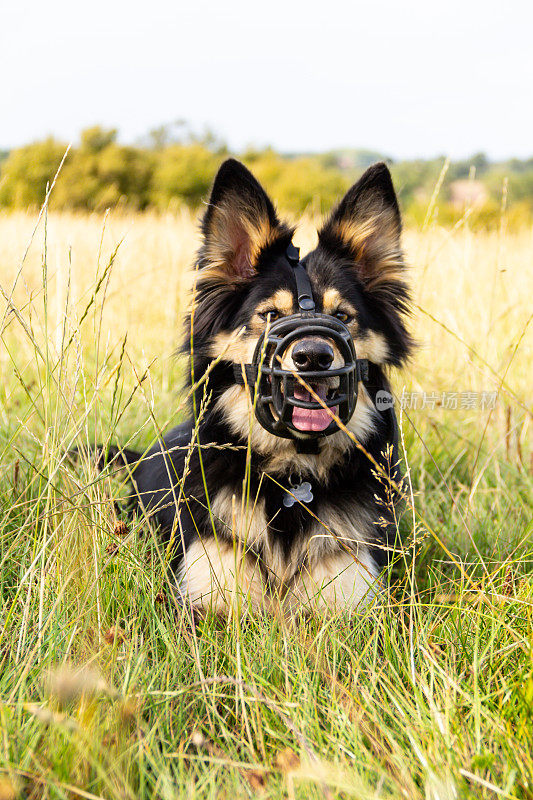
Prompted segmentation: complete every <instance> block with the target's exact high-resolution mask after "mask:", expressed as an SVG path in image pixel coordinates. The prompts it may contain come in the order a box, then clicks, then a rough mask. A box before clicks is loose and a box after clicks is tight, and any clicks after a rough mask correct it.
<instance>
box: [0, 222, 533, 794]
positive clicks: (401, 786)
mask: <svg viewBox="0 0 533 800" xmlns="http://www.w3.org/2000/svg"><path fill="white" fill-rule="evenodd" d="M36 222H37V218H36V216H34V215H29V214H28V215H25V214H10V215H2V216H0V275H1V279H0V284H1V287H2V290H3V293H4V299H3V300H2V303H1V304H0V314H1V328H2V347H1V348H0V370H1V373H0V374H1V378H2V380H1V384H0V413H1V415H2V426H1V433H0V437H1V439H0V453H1V458H0V502H1V508H2V516H1V522H0V553H1V559H2V568H1V572H0V582H1V597H2V606H1V628H0V659H1V675H0V697H1V700H0V734H1V735H0V800H7V798H15V797H32V798H79V797H81V798H121V799H122V798H127V799H128V800H129V799H130V798H132V800H133V798H165V800H166V798H181V797H185V796H186V797H195V796H198V797H215V796H216V797H231V798H235V797H239V798H240V797H250V796H256V795H263V796H264V797H272V798H277V797H288V798H295V797H305V798H310V797H319V798H322V797H326V798H330V797H337V796H339V797H355V798H357V799H358V800H366V798H369V799H370V798H409V800H416V798H426V799H428V800H448V799H449V800H451V799H452V798H493V797H503V798H532V797H533V756H532V751H531V740H532V733H533V731H532V723H531V708H532V705H533V657H532V645H533V616H532V612H533V605H532V599H533V583H532V575H531V573H532V569H531V564H532V561H531V559H532V554H533V543H532V540H533V536H532V525H531V508H532V505H533V503H532V500H533V491H532V465H531V463H530V458H531V452H530V450H531V446H530V439H529V435H530V430H531V424H532V419H531V404H530V395H529V392H530V390H531V358H532V334H531V330H532V328H533V324H530V316H529V315H530V313H531V312H530V310H529V307H528V302H527V301H528V299H529V298H530V297H531V296H532V294H533V273H532V271H531V268H530V258H531V245H532V243H533V242H532V232H531V231H530V230H524V231H522V232H521V233H516V234H514V233H513V234H512V235H511V234H507V233H506V231H505V220H502V226H501V229H500V230H499V231H497V232H494V233H485V234H482V233H472V232H470V231H469V230H468V226H467V224H465V225H463V226H462V227H459V228H457V229H455V230H453V231H449V230H443V229H441V228H439V227H437V226H435V225H433V224H429V225H428V226H427V227H426V228H425V229H424V230H421V231H407V232H406V235H405V244H406V249H407V252H408V256H409V261H410V262H411V264H412V265H413V268H412V281H413V285H414V299H415V316H414V328H415V334H416V336H417V338H418V341H419V342H420V348H419V350H418V352H417V354H416V356H415V359H414V361H413V364H412V366H410V367H409V369H408V370H406V371H405V373H404V374H403V375H401V376H396V378H395V386H396V390H397V393H398V395H401V393H402V390H403V389H405V390H406V391H407V392H416V393H418V395H417V399H418V408H412V407H411V408H405V410H404V412H403V413H402V417H401V424H402V430H403V440H404V460H405V462H406V466H407V467H408V468H409V474H410V477H411V480H412V488H413V495H414V512H413V510H412V509H409V508H407V510H406V513H405V515H404V518H403V519H402V520H401V527H402V531H403V534H404V551H403V553H401V554H400V557H399V559H398V563H397V566H396V567H395V570H394V573H393V575H392V580H391V584H390V586H388V587H387V588H386V589H385V591H384V592H383V594H382V596H381V597H380V598H379V599H378V600H377V601H376V602H375V603H374V604H373V605H371V606H370V607H367V608H366V609H364V610H362V611H361V612H360V614H358V616H357V617H356V618H354V619H349V618H347V617H345V616H336V617H328V618H315V619H310V620H307V621H305V622H303V621H301V620H293V621H283V620H280V619H266V618H254V619H248V620H246V621H245V622H241V621H239V619H238V618H236V617H235V616H231V617H230V618H229V619H228V620H226V621H221V620H218V619H216V618H214V617H208V618H207V619H206V620H205V621H203V622H200V623H198V624H197V625H196V626H193V627H191V626H190V625H189V624H188V623H187V621H186V620H184V619H183V617H182V615H180V614H179V613H177V612H176V610H175V608H174V607H173V604H172V601H171V595H170V591H169V575H168V573H167V571H166V569H165V563H164V554H163V555H161V553H160V552H159V550H158V549H157V546H156V537H155V533H154V531H153V530H151V528H150V526H149V525H147V524H146V523H145V521H143V520H137V521H135V522H132V523H128V524H127V525H126V526H125V525H124V524H121V519H120V518H119V517H117V513H116V510H115V507H114V502H113V500H114V497H115V496H116V494H117V493H118V492H120V486H118V485H117V483H116V482H112V481H110V479H109V478H108V477H105V476H104V477H102V476H98V475H96V474H95V472H94V470H93V469H92V467H91V465H89V464H82V465H81V467H80V469H79V470H78V471H77V472H75V471H73V470H72V469H71V468H70V467H69V466H68V464H67V462H66V459H65V452H66V451H67V450H68V449H69V448H70V447H72V446H73V445H74V444H80V443H86V442H89V443H92V442H95V441H101V442H106V441H120V442H122V443H124V444H126V443H127V442H130V443H133V444H135V445H139V444H141V445H142V444H147V443H148V442H149V441H150V440H151V439H152V438H153V436H154V435H155V432H156V431H157V430H160V429H163V428H164V427H165V426H166V425H168V424H174V423H175V422H177V421H179V420H180V419H181V418H182V415H183V400H182V398H180V396H179V394H178V393H177V388H178V387H179V385H180V381H181V367H180V365H179V363H177V362H176V361H175V360H174V359H173V358H172V353H173V351H174V349H175V347H176V344H177V341H178V338H179V321H180V318H181V315H182V312H183V309H184V306H185V302H186V291H187V286H188V283H189V279H188V276H187V267H188V266H189V265H190V264H191V263H192V259H193V253H194V250H195V247H196V238H195V237H196V228H195V224H194V220H193V219H192V218H190V217H189V215H188V214H185V213H184V214H183V215H181V216H178V217H176V216H168V217H165V216H161V217H155V216H151V215H148V214H147V215H143V216H133V215H132V216H128V215H122V216H118V215H117V216H113V215H111V216H109V217H107V218H105V219H104V218H102V217H98V216H75V215H67V214H62V215H50V216H49V217H47V216H46V214H45V215H43V217H42V218H41V220H40V222H39V224H38V226H37V227H36V229H35V226H36ZM34 229H35V230H34ZM312 230H313V228H312V220H307V221H305V222H304V224H303V225H302V226H301V228H300V230H299V233H298V237H299V239H300V244H302V245H303V246H306V245H309V244H311V243H312V240H313V233H312ZM117 247H118V249H117ZM26 250H27V252H26ZM25 253H26V255H24V254H25ZM467 391H470V392H477V393H481V392H497V402H496V405H495V407H494V408H487V409H482V408H480V407H478V408H468V407H462V406H463V405H466V403H467V396H466V395H461V394H459V395H458V397H457V405H458V408H457V409H453V408H445V407H443V406H441V405H439V403H440V402H441V401H442V392H446V393H447V394H446V397H445V402H446V403H450V402H451V404H452V405H453V400H450V395H449V393H451V392H458V393H461V392H467ZM423 392H426V397H425V403H424V400H423V396H422V393H423ZM433 393H435V396H433ZM408 396H409V397H411V395H408ZM478 401H479V404H480V403H481V400H480V397H479V398H478ZM422 405H424V407H423V408H422V407H421V406H422ZM489 405H490V402H489Z"/></svg>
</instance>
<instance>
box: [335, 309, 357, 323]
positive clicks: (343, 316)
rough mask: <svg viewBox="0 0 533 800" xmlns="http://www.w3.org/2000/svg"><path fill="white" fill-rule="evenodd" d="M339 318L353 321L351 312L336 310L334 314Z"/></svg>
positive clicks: (343, 320) (344, 320)
mask: <svg viewBox="0 0 533 800" xmlns="http://www.w3.org/2000/svg"><path fill="white" fill-rule="evenodd" d="M334 316H335V317H337V319H340V321H341V322H344V323H346V322H351V321H352V319H353V317H352V316H351V315H350V314H347V313H346V311H336V312H335V314H334Z"/></svg>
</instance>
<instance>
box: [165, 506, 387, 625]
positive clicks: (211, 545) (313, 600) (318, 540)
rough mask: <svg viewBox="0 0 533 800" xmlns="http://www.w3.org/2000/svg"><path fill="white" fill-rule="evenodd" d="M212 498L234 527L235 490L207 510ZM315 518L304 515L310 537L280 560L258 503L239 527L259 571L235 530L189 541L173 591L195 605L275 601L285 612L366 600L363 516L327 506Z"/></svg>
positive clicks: (368, 574)
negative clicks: (255, 547) (256, 549)
mask: <svg viewBox="0 0 533 800" xmlns="http://www.w3.org/2000/svg"><path fill="white" fill-rule="evenodd" d="M215 504H218V505H217V512H218V513H219V514H220V513H221V514H224V515H225V516H226V517H229V518H230V521H229V525H230V526H231V525H232V524H233V531H234V534H235V529H236V528H237V526H238V524H239V522H236V520H238V517H239V515H238V514H237V515H235V508H240V507H241V499H240V497H239V498H235V502H234V501H233V500H232V499H230V498H229V497H228V493H226V494H225V495H223V496H222V497H221V499H220V500H219V499H218V497H217V498H215V500H214V501H213V510H215ZM322 517H323V519H322V521H321V522H318V521H314V520H313V518H312V517H311V516H310V530H309V536H308V537H305V538H304V539H302V540H301V542H300V545H299V547H297V549H296V551H293V552H292V553H291V556H290V558H289V559H288V560H287V559H286V557H285V554H284V551H283V548H282V547H281V543H280V542H279V541H278V540H277V539H274V540H271V538H270V537H269V536H268V534H267V520H266V519H265V514H264V506H263V505H261V504H258V505H257V506H256V507H255V508H253V509H252V510H251V512H250V520H249V521H248V520H247V523H246V526H245V527H247V531H246V535H247V537H248V543H249V544H250V543H251V542H250V540H251V539H252V538H253V537H254V535H255V540H256V541H255V543H256V544H259V543H260V544H261V552H262V566H263V570H264V572H263V571H262V569H261V566H260V564H259V562H258V560H257V557H256V556H255V555H253V554H251V553H250V552H249V551H247V548H246V545H245V544H244V541H243V539H242V537H240V536H239V535H238V532H237V534H236V535H234V536H233V540H232V541H231V542H228V541H227V540H226V539H223V538H222V537H218V539H217V540H215V539H211V538H209V539H207V540H206V541H195V542H193V543H192V544H191V545H190V546H189V547H188V549H187V552H186V554H185V558H184V561H183V563H182V566H181V569H180V573H179V575H178V585H179V590H180V592H181V593H183V594H187V596H188V597H189V598H190V601H191V603H192V605H193V606H194V607H195V608H198V609H202V610H206V609H208V608H210V609H212V610H214V611H216V612H218V613H222V612H227V611H228V609H229V608H230V607H232V606H233V607H236V606H237V605H239V606H244V609H243V610H246V609H249V610H251V611H257V610H267V609H269V608H272V607H273V605H274V604H275V605H278V604H280V603H281V604H282V606H283V607H284V609H285V611H286V612H287V613H289V612H290V613H292V612H294V611H295V610H296V609H297V608H299V607H306V608H310V607H313V606H315V607H317V606H318V607H319V608H324V607H330V608H332V609H337V608H341V607H348V608H353V607H355V606H357V605H358V604H359V603H360V602H362V601H365V602H366V601H368V600H370V599H371V598H372V597H373V596H374V595H375V590H376V588H375V582H376V578H377V569H376V565H375V563H374V561H373V559H372V557H371V556H370V552H369V550H368V547H367V544H366V538H367V536H366V535H365V533H364V531H365V529H366V530H368V521H365V520H364V519H363V518H360V519H355V518H354V516H353V514H348V513H346V512H344V513H343V512H340V511H339V510H338V509H335V508H333V507H328V508H327V509H326V510H325V511H324V512H323V514H322ZM235 523H236V524H235ZM252 531H253V532H254V534H253V535H251V533H252ZM259 538H260V539H261V541H260V542H259V541H258V539H259ZM265 574H266V576H268V579H267V580H265Z"/></svg>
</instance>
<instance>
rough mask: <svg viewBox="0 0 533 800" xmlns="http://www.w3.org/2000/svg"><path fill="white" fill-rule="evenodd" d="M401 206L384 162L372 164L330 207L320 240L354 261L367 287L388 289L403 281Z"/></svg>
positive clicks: (326, 246) (323, 244) (322, 243)
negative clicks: (343, 195) (333, 207)
mask: <svg viewBox="0 0 533 800" xmlns="http://www.w3.org/2000/svg"><path fill="white" fill-rule="evenodd" d="M400 233H401V218H400V209H399V208H398V201H397V199H396V193H395V191H394V186H393V185H392V178H391V174H390V172H389V170H388V167H387V165H386V164H384V163H379V164H374V165H373V166H372V167H370V168H369V169H367V171H366V172H365V173H364V174H363V175H362V176H361V178H360V179H359V180H358V181H357V183H355V184H354V185H353V186H352V188H351V189H350V190H349V191H348V192H347V194H346V195H345V197H344V198H343V199H342V200H341V202H340V203H339V205H338V206H337V207H336V208H335V209H334V210H333V212H332V214H331V215H330V217H329V219H328V220H327V221H326V224H325V225H324V227H323V228H322V230H321V231H320V232H319V242H320V244H321V245H322V246H323V247H324V248H326V249H327V250H328V251H330V252H332V251H333V252H334V253H335V252H336V253H338V252H339V251H340V252H342V253H343V254H344V255H346V256H348V258H349V259H350V260H352V261H353V263H354V266H355V268H356V271H357V275H358V277H359V278H360V280H361V282H362V283H363V286H365V288H366V289H368V290H369V291H372V290H374V291H379V290H382V291H383V290H385V291H387V290H388V291H391V290H392V289H393V288H394V286H395V284H397V283H398V282H400V283H402V285H403V275H402V273H403V268H404V262H403V255H402V250H401V244H400Z"/></svg>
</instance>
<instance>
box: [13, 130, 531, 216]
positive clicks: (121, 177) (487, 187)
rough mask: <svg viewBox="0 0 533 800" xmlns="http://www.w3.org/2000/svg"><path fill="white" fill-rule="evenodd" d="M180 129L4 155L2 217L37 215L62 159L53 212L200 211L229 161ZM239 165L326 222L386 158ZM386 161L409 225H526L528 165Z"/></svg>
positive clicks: (339, 156) (95, 136)
mask: <svg viewBox="0 0 533 800" xmlns="http://www.w3.org/2000/svg"><path fill="white" fill-rule="evenodd" d="M176 127H177V128H178V132H176V130H175V128H176ZM184 127H185V126H183V124H182V123H179V124H178V125H177V126H174V127H172V126H163V127H161V128H158V129H156V130H154V131H152V132H151V134H150V135H149V136H148V137H147V138H146V140H144V141H142V142H140V143H138V144H136V145H127V144H122V143H120V142H119V140H118V132H117V131H116V130H115V129H106V128H102V127H100V126H94V127H91V128H88V129H86V130H84V131H83V132H82V133H81V136H80V141H79V144H77V145H76V146H74V147H71V148H70V149H69V151H68V153H67V155H66V157H65V152H66V150H67V146H66V145H65V143H63V142H60V141H58V140H56V139H54V138H52V137H49V138H47V139H44V140H43V141H38V142H34V143H32V144H28V145H26V146H23V147H19V148H16V149H14V150H12V151H11V152H9V153H7V152H4V153H2V152H1V151H0V208H6V209H28V208H36V207H39V206H40V205H41V204H42V202H43V199H44V197H45V195H46V192H47V187H49V186H50V184H51V181H52V180H53V179H54V176H55V175H56V173H57V170H58V167H59V165H60V163H61V161H62V159H63V158H64V163H63V165H62V168H61V170H60V172H59V175H58V177H57V181H56V184H55V186H54V189H53V191H52V193H51V196H50V208H51V209H74V210H84V211H94V212H101V211H104V210H106V209H108V208H115V209H116V208H124V209H134V210H139V211H143V210H145V209H148V208H153V209H158V210H160V211H167V210H169V209H170V210H172V209H177V208H179V207H180V206H188V207H189V208H191V209H196V208H197V207H198V206H199V205H200V203H201V202H202V200H204V199H205V198H206V196H207V194H208V192H209V187H210V184H211V181H212V179H213V176H214V174H215V172H216V170H217V168H218V166H219V165H220V163H221V162H222V160H223V159H224V158H226V157H227V156H228V155H229V154H230V153H229V150H228V148H227V147H226V145H225V144H224V143H223V142H221V141H219V140H218V139H217V137H216V136H214V135H213V134H211V133H209V132H208V133H206V134H204V135H202V136H198V135H194V134H192V133H191V132H190V131H188V130H187V129H186V130H185V132H184V131H183V130H182V129H183V128H184ZM237 157H239V158H241V160H242V161H244V163H246V164H247V165H248V166H249V167H250V168H251V169H252V170H253V172H254V174H255V175H257V177H258V178H259V180H260V181H261V182H262V183H264V185H265V186H266V187H267V189H268V190H269V192H270V193H271V194H272V196H273V197H274V198H275V199H276V202H277V204H278V206H279V207H280V208H281V209H282V210H284V211H288V212H291V213H294V214H297V213H302V212H304V211H310V212H312V213H313V212H317V213H323V212H324V211H326V210H327V209H328V208H329V207H330V206H331V205H332V204H333V203H334V202H335V201H336V200H337V199H338V197H339V196H340V195H342V193H343V192H345V191H346V189H347V188H348V187H349V186H350V185H351V183H352V182H353V181H354V180H355V179H356V178H357V177H358V175H359V174H360V173H361V172H362V171H363V169H365V168H366V167H367V166H368V165H369V164H370V163H372V162H373V161H376V160H378V159H382V158H384V156H383V155H382V154H380V153H377V152H373V151H367V150H355V149H354V150H338V151H332V152H329V153H322V154H283V155H282V154H280V153H277V152H275V151H274V150H273V149H271V148H266V149H261V150H254V149H248V150H246V151H245V152H243V153H240V154H237ZM385 159H386V156H385ZM386 160H387V161H388V162H389V164H390V166H391V170H392V173H393V177H394V180H395V184H396V186H397V189H398V193H399V198H400V203H401V205H402V208H403V211H404V214H405V216H406V218H407V222H408V223H415V224H416V223H421V222H424V221H426V222H427V221H428V215H429V217H431V216H436V217H437V218H438V219H439V221H440V222H442V223H443V224H457V223H458V222H460V221H461V220H462V219H464V218H465V212H466V216H467V217H468V218H469V224H473V225H477V226H480V227H491V226H494V225H497V224H500V223H501V219H502V213H504V212H505V218H506V221H507V222H508V223H509V224H513V225H516V226H518V225H523V224H531V221H532V216H533V158H531V159H527V160H519V159H512V160H510V161H506V162H501V163H492V162H490V161H489V160H488V159H487V157H486V156H485V155H484V154H482V153H480V154H477V155H474V156H472V158H470V159H466V160H464V161H456V162H451V163H448V162H446V160H445V159H444V158H443V157H442V158H435V159H426V160H423V159H420V160H413V161H398V162H395V161H394V160H393V159H386ZM437 185H438V186H439V192H438V194H435V187H436V186H437ZM469 187H471V188H472V191H471V192H470V188H469Z"/></svg>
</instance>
